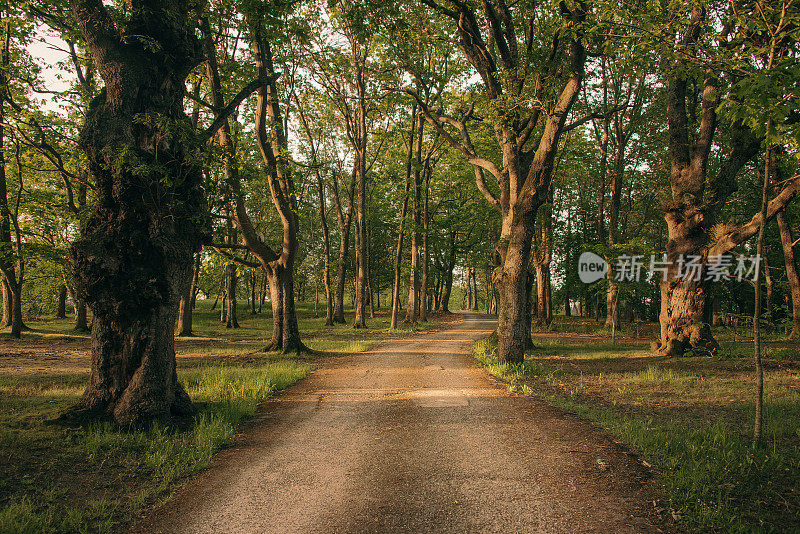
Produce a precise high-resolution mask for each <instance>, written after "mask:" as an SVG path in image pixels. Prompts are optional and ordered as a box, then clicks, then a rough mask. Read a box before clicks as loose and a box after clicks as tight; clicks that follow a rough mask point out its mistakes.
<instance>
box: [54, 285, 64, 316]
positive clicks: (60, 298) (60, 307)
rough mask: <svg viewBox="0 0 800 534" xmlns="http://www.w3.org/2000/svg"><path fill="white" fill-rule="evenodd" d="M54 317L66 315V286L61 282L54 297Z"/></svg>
mask: <svg viewBox="0 0 800 534" xmlns="http://www.w3.org/2000/svg"><path fill="white" fill-rule="evenodd" d="M56 300H57V302H56V319H64V318H65V317H66V316H67V286H66V284H61V285H60V286H58V295H57V298H56Z"/></svg>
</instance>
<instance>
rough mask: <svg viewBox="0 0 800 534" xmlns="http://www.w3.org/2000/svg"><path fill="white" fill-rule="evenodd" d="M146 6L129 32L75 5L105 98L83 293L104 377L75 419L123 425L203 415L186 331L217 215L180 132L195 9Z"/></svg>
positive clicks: (98, 7)
mask: <svg viewBox="0 0 800 534" xmlns="http://www.w3.org/2000/svg"><path fill="white" fill-rule="evenodd" d="M139 4H140V9H136V10H133V12H132V14H131V15H130V18H129V19H128V20H127V22H126V23H125V25H124V27H123V28H122V30H121V33H119V31H118V30H117V28H116V27H115V23H114V22H112V18H111V16H110V15H109V14H108V13H107V12H106V9H105V7H104V6H103V5H102V4H101V3H99V2H94V1H91V0H73V2H72V10H73V13H74V14H75V17H76V19H77V21H78V26H79V28H80V30H81V32H82V33H83V35H84V37H85V39H86V41H87V43H88V46H89V50H90V52H91V54H92V57H93V59H94V61H95V64H96V65H97V67H98V70H99V72H100V74H101V76H102V77H103V80H104V82H105V88H104V90H103V92H102V93H101V95H100V96H99V97H98V98H97V99H95V100H94V101H93V103H92V105H91V108H90V110H89V113H88V115H87V117H86V124H85V125H84V128H83V129H82V132H81V145H82V147H83V149H84V150H85V151H86V154H87V157H88V161H89V169H90V171H91V174H92V178H93V180H94V182H95V184H96V186H97V195H98V198H97V202H96V205H95V208H94V212H93V213H92V215H91V216H90V218H89V219H88V221H87V222H86V225H85V227H84V229H83V232H82V235H81V238H80V239H79V240H78V241H77V242H75V244H74V245H73V247H72V258H73V263H74V266H75V268H74V277H75V286H76V291H77V293H78V297H79V298H82V299H84V300H85V301H86V302H87V304H88V305H89V307H91V309H92V312H93V316H94V319H93V321H92V372H91V379H90V384H89V387H88V388H87V390H86V392H85V393H84V395H83V398H82V399H81V401H80V403H79V404H78V405H77V406H76V407H74V408H73V409H72V410H71V411H70V412H68V413H67V414H65V417H67V418H72V417H81V418H83V417H91V418H102V419H111V420H113V421H115V422H116V423H118V424H122V425H141V424H144V423H146V422H148V421H150V420H152V419H154V418H157V419H163V418H167V417H170V416H173V415H178V416H184V415H187V414H190V413H192V411H193V408H192V404H191V401H190V400H189V397H188V396H187V394H186V392H185V391H184V390H183V388H182V387H181V385H180V384H179V383H178V380H177V374H176V371H175V350H174V328H175V319H176V315H177V311H178V301H179V297H180V294H181V292H182V288H183V286H184V284H185V281H186V279H187V278H188V275H189V271H190V269H191V266H192V254H193V253H194V252H195V251H196V250H198V248H199V247H200V243H201V241H202V239H203V236H204V221H203V218H202V216H201V215H200V214H202V213H205V209H204V198H203V192H202V189H201V186H200V184H201V183H202V174H201V171H200V169H199V167H198V166H197V163H196V162H195V159H194V155H193V153H194V148H193V147H190V146H187V143H189V142H190V141H189V137H187V136H185V135H176V133H175V132H178V131H182V130H184V129H186V128H189V127H190V121H189V119H188V117H187V116H186V115H185V114H184V111H183V96H184V94H185V92H186V89H185V85H184V81H185V79H186V76H187V74H188V73H189V72H190V71H191V70H192V69H193V68H194V67H195V66H196V65H197V64H198V63H199V62H200V61H201V59H202V58H201V54H200V53H199V47H198V46H197V42H196V39H195V38H194V35H193V33H192V27H193V24H190V23H189V19H188V13H189V10H188V9H187V6H186V4H185V3H184V2H182V1H180V0H159V1H158V2H155V1H143V2H140V3H139ZM142 40H145V41H146V42H148V43H150V45H148V46H146V47H143V46H141V42H142ZM142 117H147V120H144V121H143V120H142ZM120 155H126V157H125V158H121V157H120ZM145 192H146V193H145Z"/></svg>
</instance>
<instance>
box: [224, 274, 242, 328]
mask: <svg viewBox="0 0 800 534" xmlns="http://www.w3.org/2000/svg"><path fill="white" fill-rule="evenodd" d="M238 284H239V275H238V274H237V273H236V264H235V263H233V262H228V264H227V265H225V295H226V296H227V299H226V302H225V328H239V319H238V317H237V313H236V312H237V309H236V307H237V301H236V288H237V286H238Z"/></svg>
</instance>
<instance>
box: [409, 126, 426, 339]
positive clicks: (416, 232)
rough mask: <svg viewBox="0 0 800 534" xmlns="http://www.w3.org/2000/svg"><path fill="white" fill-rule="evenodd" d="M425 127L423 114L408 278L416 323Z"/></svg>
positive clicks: (411, 311)
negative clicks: (421, 166)
mask: <svg viewBox="0 0 800 534" xmlns="http://www.w3.org/2000/svg"><path fill="white" fill-rule="evenodd" d="M424 129H425V121H424V119H423V117H422V116H420V117H419V121H418V122H417V144H416V147H415V148H414V161H415V165H414V202H413V204H412V206H413V211H412V214H413V216H412V221H413V225H414V227H413V228H412V230H411V269H410V271H409V279H408V304H407V306H406V322H408V323H412V324H413V323H416V322H417V319H418V318H419V308H420V294H419V289H420V287H419V286H420V268H419V249H420V241H421V239H420V238H421V233H420V230H421V226H422V224H421V222H422V172H421V169H420V164H421V161H422V141H423V134H424Z"/></svg>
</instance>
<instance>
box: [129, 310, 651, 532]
mask: <svg viewBox="0 0 800 534" xmlns="http://www.w3.org/2000/svg"><path fill="white" fill-rule="evenodd" d="M494 326H495V322H494V321H493V320H490V319H489V318H488V317H486V316H481V315H477V314H470V315H467V316H466V318H465V320H464V321H463V322H462V323H460V324H458V325H456V326H455V327H453V328H451V329H449V330H445V331H440V332H434V333H431V334H426V335H422V336H418V337H415V338H413V339H408V340H402V341H391V342H387V343H384V344H381V345H379V346H378V347H377V348H376V349H375V350H373V351H370V352H365V353H361V354H357V355H353V356H347V357H342V358H331V359H330V360H326V361H324V362H323V364H322V368H321V369H319V370H317V371H315V372H314V373H313V374H312V375H311V376H310V377H309V378H308V379H306V380H304V381H303V382H302V383H300V384H298V386H296V387H293V388H291V389H290V390H289V391H287V392H286V393H285V394H283V395H280V396H279V397H276V398H275V399H272V400H271V401H269V402H268V403H266V406H265V407H264V409H263V410H262V411H261V413H260V415H259V416H258V417H257V419H256V421H254V422H253V423H252V424H251V425H248V428H247V430H245V432H244V434H243V435H242V436H240V439H238V440H237V443H236V444H235V446H234V447H232V448H230V449H227V450H225V451H223V452H222V453H220V454H219V455H218V456H217V457H216V458H215V460H214V464H213V466H212V467H211V468H210V469H209V470H208V471H206V472H204V473H203V474H201V475H200V476H199V477H198V478H197V479H196V480H195V481H193V482H191V483H190V484H189V485H188V486H187V487H185V488H184V489H182V490H181V491H180V492H179V493H178V495H176V496H175V497H174V498H173V499H171V500H170V501H168V502H167V503H166V504H165V505H164V506H162V507H161V508H159V509H156V510H155V511H154V512H153V513H152V514H151V515H150V517H149V518H147V519H145V520H144V521H143V522H141V523H140V524H139V525H137V526H136V527H134V529H133V532H141V533H162V532H170V533H178V532H193V533H194V532H208V533H211V532H214V533H228V532H230V533H250V532H252V533H267V532H276V533H278V532H280V533H285V532H298V533H300V532H302V533H325V532H337V533H339V532H348V533H349V532H352V533H362V532H375V533H385V532H411V533H417V532H463V533H472V532H565V533H575V532H603V533H618V532H654V531H657V529H656V527H655V526H654V525H653V524H652V523H650V520H651V519H652V510H653V504H652V496H651V495H650V490H649V488H648V486H647V484H646V483H643V482H641V480H642V479H643V478H645V477H646V473H645V472H644V470H643V468H641V467H640V466H639V464H638V463H637V462H636V461H635V459H633V458H631V457H630V455H628V454H626V453H625V452H624V451H623V450H622V449H620V448H619V447H618V446H617V445H615V444H614V443H613V442H611V441H610V440H609V439H608V438H607V437H606V436H605V434H603V433H602V432H600V431H598V430H597V429H595V428H594V427H592V426H591V425H590V424H588V423H586V422H584V421H581V420H580V419H578V418H577V417H574V416H569V415H564V414H563V413H561V412H559V411H557V410H555V409H553V408H551V407H549V406H548V405H547V404H545V403H544V402H542V401H540V400H537V399H534V398H530V397H519V396H512V395H510V394H509V393H507V391H506V388H505V386H504V385H502V384H500V383H498V382H497V381H496V380H495V379H493V378H491V377H490V376H489V375H488V374H487V373H486V372H485V371H484V370H482V369H480V368H478V367H476V366H475V365H474V363H473V361H472V359H471V357H470V356H469V355H468V351H469V347H470V342H471V341H473V340H475V339H478V338H480V337H483V336H485V335H486V334H488V333H490V332H491V331H492V330H493V329H494Z"/></svg>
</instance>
